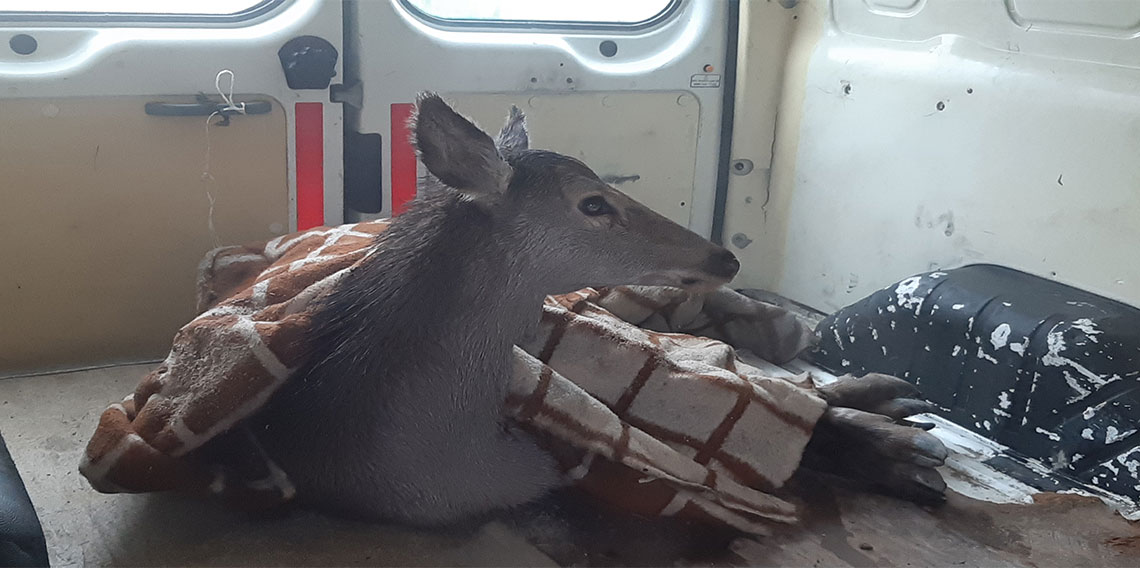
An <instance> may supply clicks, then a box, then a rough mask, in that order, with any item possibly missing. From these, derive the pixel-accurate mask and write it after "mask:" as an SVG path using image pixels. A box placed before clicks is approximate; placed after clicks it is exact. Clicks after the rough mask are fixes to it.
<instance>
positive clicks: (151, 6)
mask: <svg viewBox="0 0 1140 568" xmlns="http://www.w3.org/2000/svg"><path fill="white" fill-rule="evenodd" d="M271 1H272V0H36V1H34V2H29V1H28V0H0V13H2V12H10V13H24V14H26V13H40V14H45V13H46V14H137V15H145V14H163V15H171V14H187V15H209V16H224V15H232V14H239V13H244V12H248V11H250V10H252V9H254V8H256V7H258V6H260V5H262V4H268V3H270V2H271Z"/></svg>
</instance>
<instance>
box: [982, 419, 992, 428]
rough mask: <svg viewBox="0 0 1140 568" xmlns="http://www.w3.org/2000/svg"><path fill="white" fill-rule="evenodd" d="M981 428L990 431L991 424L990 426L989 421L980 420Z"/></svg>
mask: <svg viewBox="0 0 1140 568" xmlns="http://www.w3.org/2000/svg"><path fill="white" fill-rule="evenodd" d="M982 426H984V427H985V429H986V430H990V429H991V424H990V421H989V420H982Z"/></svg>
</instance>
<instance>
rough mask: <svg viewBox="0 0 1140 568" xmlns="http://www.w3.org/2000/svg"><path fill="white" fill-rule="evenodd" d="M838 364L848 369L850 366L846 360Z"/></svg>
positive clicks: (849, 362)
mask: <svg viewBox="0 0 1140 568" xmlns="http://www.w3.org/2000/svg"><path fill="white" fill-rule="evenodd" d="M839 363H840V364H842V365H843V366H844V367H850V366H851V361H848V360H847V359H844V360H842V361H840V362H839Z"/></svg>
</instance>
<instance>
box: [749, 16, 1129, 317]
mask: <svg viewBox="0 0 1140 568" xmlns="http://www.w3.org/2000/svg"><path fill="white" fill-rule="evenodd" d="M801 4H802V5H801V6H800V7H798V8H797V13H798V15H799V17H800V23H799V25H800V26H803V27H805V28H810V27H812V26H818V27H819V28H820V29H821V30H822V34H821V35H819V36H818V37H819V38H820V39H819V40H818V41H814V40H813V41H812V42H811V45H812V47H811V51H810V53H811V59H810V62H805V63H803V64H801V65H800V66H798V67H797V68H796V69H794V70H791V71H789V73H790V79H789V82H792V83H794V84H792V85H788V86H786V88H785V91H784V96H783V98H782V100H781V118H780V120H781V121H786V122H785V124H786V125H788V126H789V127H791V126H792V125H794V128H791V129H790V130H791V133H792V134H791V135H789V136H784V137H781V138H780V139H778V140H777V144H776V148H775V151H776V156H777V159H776V162H775V164H774V165H773V170H772V178H773V183H772V185H771V187H770V195H769V197H770V203H769V204H768V207H767V209H766V211H765V213H766V214H767V215H766V217H765V216H760V215H756V214H753V215H752V216H750V217H749V218H747V219H741V218H739V217H738V218H736V219H735V221H732V220H731V219H730V227H729V231H728V233H729V234H730V235H731V234H733V232H744V233H748V232H749V231H761V232H762V233H763V234H765V235H767V236H768V237H769V238H770V240H771V242H772V243H775V246H768V247H767V248H765V247H763V246H761V247H756V248H755V249H753V250H755V251H757V252H755V253H753V252H750V251H747V250H745V251H744V252H742V254H741V256H742V257H744V258H745V267H746V270H748V271H749V272H748V273H747V274H745V276H744V280H747V281H748V283H749V284H750V285H758V286H762V287H767V288H771V289H774V290H775V291H777V292H779V293H781V294H784V295H786V296H789V297H791V298H793V299H795V300H799V301H801V302H805V303H807V304H809V305H811V306H814V307H816V308H820V309H823V310H826V311H830V310H834V309H836V308H838V307H840V306H843V305H845V304H847V303H850V302H852V301H854V300H856V299H858V298H860V297H862V296H865V295H867V294H869V293H870V292H872V291H873V290H875V289H877V288H880V287H882V286H884V285H886V284H888V283H890V282H893V281H896V280H898V279H900V278H903V277H906V276H908V275H910V274H914V273H918V272H923V271H926V270H930V269H934V268H948V267H956V266H961V265H965V264H970V263H976V262H989V263H995V264H1001V265H1005V266H1010V267H1013V268H1017V269H1021V270H1025V271H1027V272H1030V273H1033V274H1037V275H1039V276H1043V277H1046V278H1054V279H1057V280H1059V281H1062V282H1065V283H1068V284H1072V285H1075V286H1077V287H1080V288H1083V289H1086V290H1090V291H1093V292H1096V293H1099V294H1103V295H1106V296H1109V297H1112V298H1116V299H1120V300H1123V301H1125V302H1129V303H1132V304H1133V305H1137V304H1140V263H1137V262H1135V260H1134V259H1135V256H1136V252H1135V251H1136V246H1137V243H1140V223H1138V221H1140V192H1138V191H1137V190H1136V184H1137V180H1140V161H1138V160H1136V156H1137V153H1138V152H1140V95H1138V94H1137V90H1136V69H1137V68H1140V49H1137V47H1138V46H1140V38H1136V37H1133V36H1134V35H1135V34H1133V33H1132V32H1131V31H1127V30H1131V29H1132V27H1131V26H1132V25H1133V23H1134V22H1135V21H1136V9H1135V4H1134V3H1130V2H1104V3H1098V6H1099V7H1098V9H1097V12H1096V17H1095V18H1094V20H1095V21H1094V20H1090V19H1089V18H1090V17H1091V16H1088V14H1086V13H1085V12H1084V10H1080V9H1077V8H1076V7H1073V8H1072V9H1067V8H1063V7H1058V6H1059V5H1057V6H1052V7H1051V8H1049V10H1047V11H1042V10H1041V9H1038V8H1040V6H1042V5H1040V4H1038V3H1026V2H1022V1H1019V2H1016V3H1013V4H1009V5H1010V6H1014V7H1020V10H1021V11H1020V14H1021V18H1023V19H1019V17H1018V16H1017V14H1018V13H1019V12H1017V11H1015V10H1011V9H1008V7H1007V4H1003V3H1000V2H984V1H958V2H916V3H913V4H911V3H906V2H903V3H900V2H893V1H892V2H882V1H877V2H872V3H868V2H866V1H864V0H833V1H832V2H830V3H823V2H806V3H801ZM1030 4H1034V5H1036V6H1037V8H1034V9H1033V10H1028V9H1026V7H1027V6H1029V5H1030ZM1109 13H1111V14H1109ZM1109 15H1112V16H1113V17H1112V18H1110V17H1109ZM1024 18H1028V19H1024ZM1030 20H1034V21H1030ZM1038 20H1040V21H1039V22H1038V23H1034V22H1035V21H1038ZM1045 20H1048V22H1045ZM1109 21H1115V22H1120V26H1123V27H1120V30H1125V31H1119V30H1118V31H1119V33H1117V32H1111V33H1109V32H1106V28H1105V26H1106V24H1105V22H1109ZM1019 22H1020V23H1019ZM1112 25H1113V26H1116V24H1112ZM1117 27H1119V26H1117ZM799 49H801V50H802V49H803V45H800V46H799ZM792 52H793V54H795V53H797V51H796V48H793V51H792ZM800 53H802V51H800ZM800 105H802V107H801V106H800ZM785 111H787V112H785ZM749 222H750V223H751V225H748V224H745V223H749Z"/></svg>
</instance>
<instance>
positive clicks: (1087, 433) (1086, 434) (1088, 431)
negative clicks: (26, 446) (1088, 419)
mask: <svg viewBox="0 0 1140 568" xmlns="http://www.w3.org/2000/svg"><path fill="white" fill-rule="evenodd" d="M1081 437H1082V438H1084V439H1086V440H1095V438H1093V431H1092V428H1085V429H1084V430H1081Z"/></svg>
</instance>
